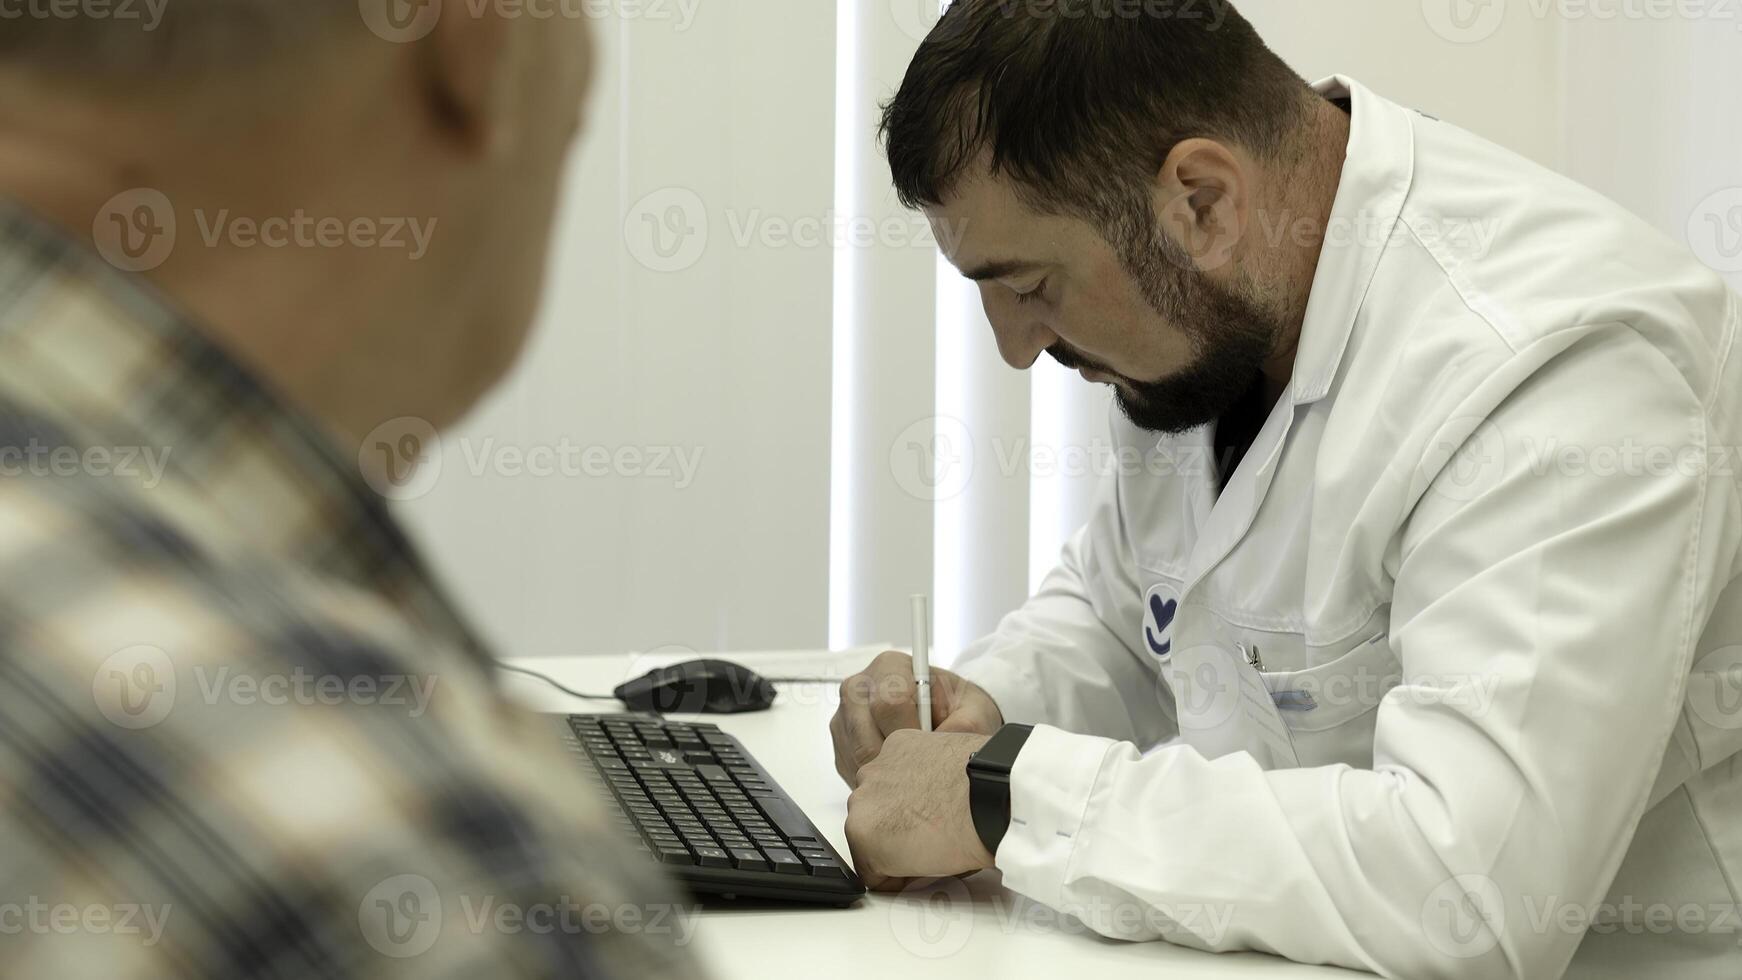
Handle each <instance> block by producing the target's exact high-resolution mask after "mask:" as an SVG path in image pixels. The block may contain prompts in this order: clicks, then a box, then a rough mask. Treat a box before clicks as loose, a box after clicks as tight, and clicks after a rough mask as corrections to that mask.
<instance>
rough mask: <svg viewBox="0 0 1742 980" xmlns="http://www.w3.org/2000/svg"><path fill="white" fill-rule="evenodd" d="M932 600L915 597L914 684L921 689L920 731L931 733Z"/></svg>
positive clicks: (920, 596)
mask: <svg viewBox="0 0 1742 980" xmlns="http://www.w3.org/2000/svg"><path fill="white" fill-rule="evenodd" d="M930 605H931V600H929V599H927V598H926V597H925V596H923V595H916V596H914V597H913V683H914V686H915V687H917V688H918V689H919V730H920V731H922V732H929V731H931V636H930V634H931V614H930V609H929V607H930Z"/></svg>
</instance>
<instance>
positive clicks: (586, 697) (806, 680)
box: [496, 660, 841, 701]
mask: <svg viewBox="0 0 1742 980" xmlns="http://www.w3.org/2000/svg"><path fill="white" fill-rule="evenodd" d="M496 666H497V668H498V669H501V670H506V671H508V672H510V673H514V674H525V675H526V676H528V677H536V678H538V679H539V680H541V681H544V682H545V683H546V684H549V685H550V686H551V687H554V688H556V689H557V690H559V691H561V692H563V693H564V694H567V695H568V696H570V697H575V698H580V699H581V700H583V701H616V700H618V698H617V696H616V695H615V694H582V693H581V692H580V691H577V690H575V689H574V688H572V687H569V686H568V685H566V684H562V683H560V682H558V681H557V679H556V678H554V677H551V676H550V675H549V674H541V673H539V672H538V671H536V670H528V669H527V668H525V667H516V666H514V665H512V664H505V663H503V662H502V661H500V660H498V661H496ZM767 680H768V683H770V684H839V683H840V682H841V679H840V678H838V677H770V678H767Z"/></svg>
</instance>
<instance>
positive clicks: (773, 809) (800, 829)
mask: <svg viewBox="0 0 1742 980" xmlns="http://www.w3.org/2000/svg"><path fill="white" fill-rule="evenodd" d="M754 799H755V800H756V805H757V806H760V807H761V808H762V812H763V813H764V814H766V815H767V816H768V819H769V820H772V821H774V825H775V826H776V827H779V828H780V832H781V833H782V834H785V835H786V836H787V837H815V836H816V835H817V829H816V828H815V827H813V826H812V825H811V822H810V820H808V819H807V818H806V817H805V815H804V811H803V810H800V809H799V808H798V807H796V806H793V805H792V804H791V803H789V802H787V801H786V800H783V799H781V798H780V797H778V796H758V797H754Z"/></svg>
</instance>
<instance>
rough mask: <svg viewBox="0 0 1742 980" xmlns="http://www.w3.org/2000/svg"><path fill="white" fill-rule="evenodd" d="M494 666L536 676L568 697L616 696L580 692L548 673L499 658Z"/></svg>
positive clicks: (599, 698) (603, 698) (606, 698)
mask: <svg viewBox="0 0 1742 980" xmlns="http://www.w3.org/2000/svg"><path fill="white" fill-rule="evenodd" d="M496 667H497V669H499V670H506V671H508V672H510V673H514V674H525V675H526V676H528V677H536V678H538V679H539V680H541V681H544V682H545V683H546V684H549V685H550V686H551V687H554V688H556V689H557V690H559V691H561V692H563V693H564V694H567V695H569V696H570V697H576V698H580V699H581V700H583V701H615V700H617V696H616V695H615V694H582V693H581V692H580V691H577V690H575V689H574V688H572V687H569V686H568V685H566V684H563V683H561V682H559V681H558V680H557V679H556V678H554V677H552V676H550V675H549V674H541V673H539V672H538V671H536V670H527V669H526V668H525V667H516V666H514V665H512V664H505V663H503V662H502V661H500V660H498V661H496Z"/></svg>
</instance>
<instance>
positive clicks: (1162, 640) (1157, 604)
mask: <svg viewBox="0 0 1742 980" xmlns="http://www.w3.org/2000/svg"><path fill="white" fill-rule="evenodd" d="M1172 593H1173V590H1172V589H1171V588H1170V587H1168V586H1166V585H1158V586H1155V587H1154V588H1152V589H1150V590H1149V596H1148V600H1147V605H1148V608H1146V609H1145V610H1144V612H1143V643H1144V645H1145V646H1147V647H1148V648H1149V652H1150V653H1153V654H1155V655H1156V656H1157V657H1159V658H1161V659H1163V660H1166V659H1167V658H1168V657H1169V656H1171V655H1172V654H1173V617H1174V614H1175V613H1177V612H1179V600H1178V599H1175V598H1173V595H1172Z"/></svg>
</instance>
